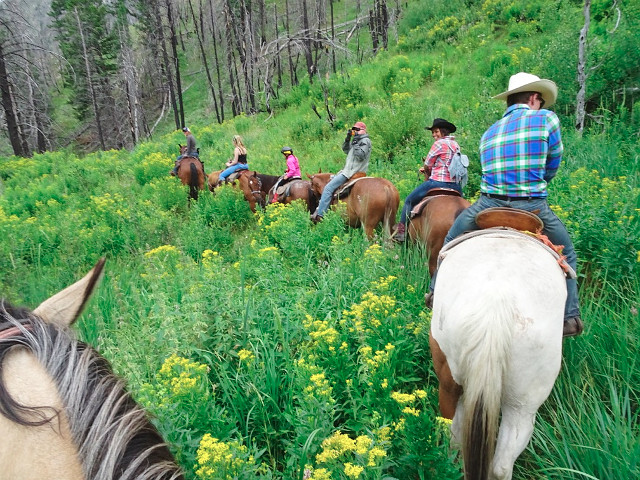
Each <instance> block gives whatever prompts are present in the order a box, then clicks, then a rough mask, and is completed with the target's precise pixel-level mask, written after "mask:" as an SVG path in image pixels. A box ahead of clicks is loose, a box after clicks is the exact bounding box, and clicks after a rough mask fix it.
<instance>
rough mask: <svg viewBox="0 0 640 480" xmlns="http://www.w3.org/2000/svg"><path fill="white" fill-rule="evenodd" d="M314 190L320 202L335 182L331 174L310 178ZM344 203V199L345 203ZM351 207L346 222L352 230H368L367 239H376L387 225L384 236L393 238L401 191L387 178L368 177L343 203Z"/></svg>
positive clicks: (353, 189)
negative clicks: (381, 228)
mask: <svg viewBox="0 0 640 480" xmlns="http://www.w3.org/2000/svg"><path fill="white" fill-rule="evenodd" d="M307 177H309V180H310V181H311V188H312V190H313V192H314V194H315V195H316V197H317V198H319V197H320V195H321V194H322V191H323V190H324V187H325V186H326V185H327V183H329V180H330V179H331V174H330V173H316V174H315V175H309V174H307ZM341 200H342V199H341ZM343 201H344V202H345V203H346V204H347V211H346V221H347V223H348V224H349V226H351V227H353V228H358V227H360V226H361V225H362V226H364V231H365V233H366V235H367V237H368V238H369V239H370V240H371V239H372V238H373V231H374V229H375V228H376V227H377V226H378V225H379V224H380V223H382V224H383V229H384V232H385V233H386V235H387V236H391V225H393V223H394V222H395V218H396V213H397V212H398V205H399V204H400V195H399V194H398V189H397V188H396V187H395V186H394V185H393V183H391V182H390V181H389V180H387V179H386V178H374V177H364V178H361V179H359V180H357V181H356V182H355V183H354V184H353V186H352V187H351V192H350V193H349V195H348V196H347V197H346V198H345V199H344V200H343Z"/></svg>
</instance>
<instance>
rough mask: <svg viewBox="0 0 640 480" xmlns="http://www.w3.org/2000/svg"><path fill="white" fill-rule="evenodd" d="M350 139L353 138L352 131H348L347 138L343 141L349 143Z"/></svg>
mask: <svg viewBox="0 0 640 480" xmlns="http://www.w3.org/2000/svg"><path fill="white" fill-rule="evenodd" d="M352 138H353V130H351V129H349V131H348V132H347V138H345V139H344V141H345V142H350V141H351V139H352Z"/></svg>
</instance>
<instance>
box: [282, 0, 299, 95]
mask: <svg viewBox="0 0 640 480" xmlns="http://www.w3.org/2000/svg"><path fill="white" fill-rule="evenodd" d="M284 4H285V9H286V10H285V11H286V15H285V22H286V23H285V30H286V32H287V55H288V58H289V77H290V79H291V86H292V87H294V86H296V85H297V84H298V77H297V76H296V69H295V67H294V66H293V52H292V51H291V32H290V30H289V0H285V3H284Z"/></svg>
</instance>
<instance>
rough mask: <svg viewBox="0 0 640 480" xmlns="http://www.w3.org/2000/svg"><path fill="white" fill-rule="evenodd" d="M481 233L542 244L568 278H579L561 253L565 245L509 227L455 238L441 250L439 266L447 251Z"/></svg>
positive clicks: (487, 229) (493, 228)
mask: <svg viewBox="0 0 640 480" xmlns="http://www.w3.org/2000/svg"><path fill="white" fill-rule="evenodd" d="M481 235H488V236H490V237H491V238H521V239H526V240H529V241H531V242H534V243H536V244H537V245H540V246H542V247H543V248H544V249H545V250H547V252H549V254H551V256H553V258H555V259H556V261H557V262H558V265H559V266H560V268H561V269H562V270H563V271H564V274H565V275H566V276H567V277H568V278H578V275H577V274H576V272H575V270H574V269H573V268H571V266H569V264H568V263H567V261H566V257H565V256H564V255H561V254H560V252H561V251H562V249H563V248H564V245H554V244H553V243H551V241H550V240H549V238H548V237H547V236H546V235H542V234H541V233H531V232H522V231H520V230H515V229H513V228H509V227H492V228H486V229H484V230H474V231H471V232H467V233H465V234H463V235H460V236H459V237H456V238H454V239H453V240H451V241H450V242H449V243H447V244H446V245H445V246H444V247H442V249H441V250H440V253H439V255H438V268H440V263H442V260H443V259H444V258H445V257H446V256H447V253H449V251H450V250H452V249H453V248H455V247H456V246H457V245H460V244H461V243H462V242H464V241H465V240H469V239H470V238H474V237H479V236H481Z"/></svg>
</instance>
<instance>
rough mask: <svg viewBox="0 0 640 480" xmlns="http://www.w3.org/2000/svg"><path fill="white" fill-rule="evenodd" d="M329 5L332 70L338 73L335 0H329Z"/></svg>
mask: <svg viewBox="0 0 640 480" xmlns="http://www.w3.org/2000/svg"><path fill="white" fill-rule="evenodd" d="M329 5H330V7H331V43H332V45H331V70H332V71H333V73H334V74H335V73H337V70H336V48H335V43H336V28H335V24H334V16H333V0H329Z"/></svg>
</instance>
